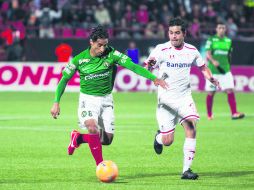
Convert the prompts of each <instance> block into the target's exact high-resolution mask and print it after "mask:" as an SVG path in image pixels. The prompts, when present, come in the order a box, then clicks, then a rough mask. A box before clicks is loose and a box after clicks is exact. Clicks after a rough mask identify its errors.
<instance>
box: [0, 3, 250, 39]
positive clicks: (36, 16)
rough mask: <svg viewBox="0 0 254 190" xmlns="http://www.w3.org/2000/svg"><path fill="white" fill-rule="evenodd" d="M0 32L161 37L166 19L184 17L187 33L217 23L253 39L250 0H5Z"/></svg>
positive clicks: (194, 34) (0, 7) (195, 33)
mask: <svg viewBox="0 0 254 190" xmlns="http://www.w3.org/2000/svg"><path fill="white" fill-rule="evenodd" d="M0 10H1V14H0V31H1V36H2V37H5V36H7V35H8V32H11V31H12V32H13V31H16V32H18V33H17V35H19V36H20V38H21V39H23V38H26V37H27V38H37V37H40V38H61V37H63V38H72V37H75V38H87V37H88V35H89V29H90V28H91V27H93V26H95V25H97V24H102V25H105V26H107V27H108V28H109V33H110V35H111V37H116V38H125V39H126V38H138V39H139V38H164V37H165V35H166V34H165V31H166V28H167V24H168V20H169V19H170V18H171V17H175V16H180V17H182V18H184V19H185V20H187V21H188V24H189V28H188V30H189V36H190V37H193V38H199V37H203V36H206V35H209V34H211V33H212V32H213V31H214V27H215V24H216V21H218V20H222V21H225V23H226V24H227V26H228V35H229V36H230V37H232V38H238V37H254V1H253V0H139V1H133V0H4V1H1V2H0Z"/></svg>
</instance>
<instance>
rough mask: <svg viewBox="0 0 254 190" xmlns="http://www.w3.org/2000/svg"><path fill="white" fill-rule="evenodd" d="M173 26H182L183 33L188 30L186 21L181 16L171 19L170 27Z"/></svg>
mask: <svg viewBox="0 0 254 190" xmlns="http://www.w3.org/2000/svg"><path fill="white" fill-rule="evenodd" d="M171 26H181V30H182V32H183V33H185V32H186V28H187V24H186V22H185V21H184V20H183V19H181V18H178V17H177V18H172V19H170V21H169V27H171Z"/></svg>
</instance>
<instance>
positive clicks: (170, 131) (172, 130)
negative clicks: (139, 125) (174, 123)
mask: <svg viewBox="0 0 254 190" xmlns="http://www.w3.org/2000/svg"><path fill="white" fill-rule="evenodd" d="M174 130H175V129H171V130H169V131H166V132H161V133H162V134H163V135H165V134H168V133H172V132H174Z"/></svg>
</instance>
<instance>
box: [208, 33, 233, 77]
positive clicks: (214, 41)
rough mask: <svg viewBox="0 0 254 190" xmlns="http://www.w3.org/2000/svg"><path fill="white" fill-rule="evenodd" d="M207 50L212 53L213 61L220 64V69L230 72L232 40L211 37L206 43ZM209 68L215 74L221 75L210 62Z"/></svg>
mask: <svg viewBox="0 0 254 190" xmlns="http://www.w3.org/2000/svg"><path fill="white" fill-rule="evenodd" d="M205 49H206V50H207V51H211V54H212V57H213V59H215V60H216V61H218V62H219V64H220V67H221V68H222V69H223V70H224V71H225V72H226V73H227V72H229V71H230V63H229V58H230V53H231V49H232V41H231V39H229V38H228V37H223V38H219V37H218V36H217V35H215V36H211V37H210V38H209V39H208V40H207V42H206V46H205ZM208 67H209V69H210V70H211V72H212V73H213V74H220V72H219V70H218V69H217V68H216V67H215V66H214V65H213V64H212V63H211V62H210V61H209V62H208Z"/></svg>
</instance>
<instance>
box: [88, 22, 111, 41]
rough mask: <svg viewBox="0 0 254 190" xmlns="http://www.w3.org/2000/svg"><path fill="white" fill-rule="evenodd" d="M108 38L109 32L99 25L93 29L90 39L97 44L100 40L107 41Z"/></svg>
mask: <svg viewBox="0 0 254 190" xmlns="http://www.w3.org/2000/svg"><path fill="white" fill-rule="evenodd" d="M107 38H108V32H107V30H106V29H105V28H104V27H103V26H101V25H98V26H97V27H96V28H93V29H92V32H91V34H90V39H91V40H92V41H93V42H95V41H97V40H98V39H107Z"/></svg>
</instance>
